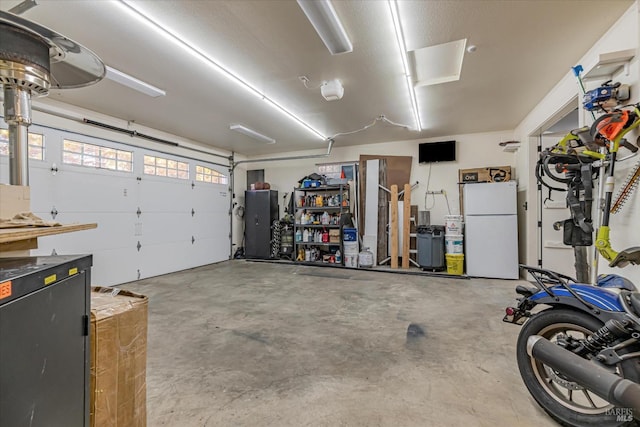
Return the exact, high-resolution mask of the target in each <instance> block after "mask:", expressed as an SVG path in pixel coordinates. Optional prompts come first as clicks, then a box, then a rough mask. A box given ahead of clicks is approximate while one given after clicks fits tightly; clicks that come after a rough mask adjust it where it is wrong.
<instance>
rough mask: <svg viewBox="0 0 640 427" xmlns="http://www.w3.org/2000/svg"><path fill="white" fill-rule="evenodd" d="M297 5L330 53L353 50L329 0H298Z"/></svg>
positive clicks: (335, 53)
mask: <svg viewBox="0 0 640 427" xmlns="http://www.w3.org/2000/svg"><path fill="white" fill-rule="evenodd" d="M298 5H299V6H300V8H301V9H302V11H303V12H304V14H305V15H307V18H308V19H309V21H310V22H311V25H313V28H315V29H316V32H317V33H318V35H319V36H320V38H321V39H322V42H323V43H324V45H325V46H326V47H327V49H329V52H331V54H332V55H338V54H340V53H348V52H352V51H353V45H352V44H351V40H349V36H348V35H347V32H346V31H345V30H344V27H343V26H342V22H340V18H338V14H337V13H336V10H335V9H334V8H333V5H332V4H331V1H330V0H298Z"/></svg>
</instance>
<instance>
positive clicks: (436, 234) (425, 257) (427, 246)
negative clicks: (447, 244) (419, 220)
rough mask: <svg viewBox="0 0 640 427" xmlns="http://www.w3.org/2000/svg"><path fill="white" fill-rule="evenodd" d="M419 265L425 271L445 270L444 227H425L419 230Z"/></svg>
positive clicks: (420, 227)
mask: <svg viewBox="0 0 640 427" xmlns="http://www.w3.org/2000/svg"><path fill="white" fill-rule="evenodd" d="M417 232H418V233H417V243H418V265H420V268H422V269H424V270H434V271H439V270H444V269H445V268H446V265H445V262H444V225H424V226H419V227H418V229H417Z"/></svg>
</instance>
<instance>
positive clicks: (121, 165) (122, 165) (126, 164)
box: [118, 162, 131, 172]
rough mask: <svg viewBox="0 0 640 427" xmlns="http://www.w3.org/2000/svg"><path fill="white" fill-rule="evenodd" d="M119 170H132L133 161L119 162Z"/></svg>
mask: <svg viewBox="0 0 640 427" xmlns="http://www.w3.org/2000/svg"><path fill="white" fill-rule="evenodd" d="M118 170H119V171H123V172H131V163H129V162H118Z"/></svg>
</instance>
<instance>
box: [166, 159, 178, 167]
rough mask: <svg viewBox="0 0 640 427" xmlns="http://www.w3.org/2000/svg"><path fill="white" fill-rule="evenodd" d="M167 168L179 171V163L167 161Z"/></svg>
mask: <svg viewBox="0 0 640 427" xmlns="http://www.w3.org/2000/svg"><path fill="white" fill-rule="evenodd" d="M167 167H168V168H169V169H178V162H176V161H175V160H167Z"/></svg>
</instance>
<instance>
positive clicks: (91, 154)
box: [0, 125, 229, 285]
mask: <svg viewBox="0 0 640 427" xmlns="http://www.w3.org/2000/svg"><path fill="white" fill-rule="evenodd" d="M29 130H30V132H32V133H37V134H41V135H43V136H44V147H45V148H44V160H35V159H32V160H30V162H29V165H30V184H31V185H30V186H31V210H32V211H33V212H34V213H35V214H36V215H38V216H40V217H42V218H44V219H53V218H54V217H55V220H56V221H58V222H61V223H64V224H67V223H74V222H97V223H98V228H97V229H95V230H89V231H81V232H77V233H69V234H64V235H58V236H51V237H45V238H41V239H39V242H38V243H39V248H38V249H37V250H34V251H32V253H33V254H36V255H50V254H51V253H53V252H54V251H55V253H57V254H72V253H74V254H79V253H90V254H93V257H94V267H93V270H92V274H93V280H92V282H93V283H94V284H100V285H113V284H119V283H124V282H128V281H132V280H137V279H139V278H146V277H151V276H156V275H159V274H165V273H169V272H173V271H177V270H182V269H186V268H191V267H196V266H200V265H205V264H210V263H213V262H218V261H222V260H226V259H228V258H229V215H228V210H229V194H228V179H229V178H228V175H229V173H228V170H227V169H226V168H224V167H221V166H217V165H213V164H209V163H206V162H200V161H197V160H192V159H186V158H181V157H179V156H173V155H167V154H162V153H158V152H154V151H151V150H144V149H139V148H134V147H130V146H127V145H124V144H119V143H116V142H113V141H106V140H103V139H98V138H92V137H88V136H85V135H79V134H73V133H68V132H65V131H60V130H56V129H51V128H43V127H39V126H35V125H33V126H31V127H30V129H29ZM1 143H2V142H1V141H0V144H1ZM0 166H2V167H1V168H0V169H1V171H0V182H4V183H8V181H9V179H8V175H9V173H8V158H7V157H6V156H1V155H0ZM52 168H53V169H54V171H52V170H51V169H52ZM196 168H197V169H196ZM55 169H57V171H55ZM114 169H115V170H114ZM196 170H198V171H199V172H200V173H198V174H196Z"/></svg>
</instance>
